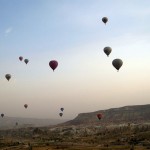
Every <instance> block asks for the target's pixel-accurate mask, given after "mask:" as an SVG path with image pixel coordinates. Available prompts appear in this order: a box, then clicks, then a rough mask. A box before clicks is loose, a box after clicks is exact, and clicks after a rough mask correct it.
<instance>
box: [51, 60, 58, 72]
mask: <svg viewBox="0 0 150 150" xmlns="http://www.w3.org/2000/svg"><path fill="white" fill-rule="evenodd" d="M49 66H50V67H51V68H52V69H53V71H54V70H55V69H56V68H57V66H58V62H57V61H56V60H51V61H50V62H49Z"/></svg>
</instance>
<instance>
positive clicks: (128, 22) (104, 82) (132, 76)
mask: <svg viewBox="0 0 150 150" xmlns="http://www.w3.org/2000/svg"><path fill="white" fill-rule="evenodd" d="M105 16H106V17H108V23H107V24H106V25H105V24H104V23H103V22H102V20H101V19H102V17H105ZM149 18H150V1H149V0H144V1H141V0H132V1H131V0H122V1H120V0H108V1H106V0H75V1H70V0H0V113H4V114H5V115H6V116H10V117H29V118H30V117H31V118H56V119H58V118H60V117H59V113H60V108H61V107H64V115H63V118H64V119H74V118H75V117H76V116H77V115H78V114H79V113H85V112H93V111H97V110H104V109H109V108H116V107H122V106H126V105H144V104H149V100H150V93H149V89H150V78H149V77H150V57H149V56H150V42H149V41H150V29H149V27H150V20H149ZM106 46H110V47H111V48H112V53H111V54H110V56H109V57H107V56H106V54H105V53H104V52H103V49H104V47H106ZM19 56H23V58H24V59H29V63H28V64H27V65H26V64H25V63H24V62H23V61H22V62H21V61H19ZM116 58H119V59H122V61H123V66H122V67H121V69H120V70H119V72H117V70H116V69H115V68H114V67H113V66H112V61H113V60H114V59H116ZM51 60H57V61H58V67H57V68H56V70H55V71H54V72H53V70H52V69H51V68H50V67H49V61H51ZM7 73H8V74H11V76H12V77H11V79H10V81H9V82H8V81H7V80H6V79H5V74H7ZM24 104H28V108H27V109H25V108H24Z"/></svg>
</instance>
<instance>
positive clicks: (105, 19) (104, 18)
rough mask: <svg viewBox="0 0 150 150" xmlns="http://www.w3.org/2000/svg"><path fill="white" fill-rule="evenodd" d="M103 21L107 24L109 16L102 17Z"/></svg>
mask: <svg viewBox="0 0 150 150" xmlns="http://www.w3.org/2000/svg"><path fill="white" fill-rule="evenodd" d="M102 21H103V22H104V23H105V25H106V23H107V21H108V18H107V17H103V18H102Z"/></svg>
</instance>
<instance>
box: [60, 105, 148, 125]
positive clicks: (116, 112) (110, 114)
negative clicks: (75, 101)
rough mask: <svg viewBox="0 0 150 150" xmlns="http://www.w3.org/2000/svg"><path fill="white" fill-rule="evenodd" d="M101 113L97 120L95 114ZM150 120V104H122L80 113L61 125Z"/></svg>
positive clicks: (107, 123)
mask: <svg viewBox="0 0 150 150" xmlns="http://www.w3.org/2000/svg"><path fill="white" fill-rule="evenodd" d="M98 113H102V114H103V118H102V119H101V120H98V118H97V116H96V115H97V114H98ZM148 122H150V104H148V105H134V106H124V107H120V108H111V109H107V110H99V111H95V112H90V113H81V114H79V115H78V116H77V117H76V118H75V119H73V120H71V121H68V122H66V123H64V124H62V125H84V124H86V125H90V124H104V125H110V124H123V123H148Z"/></svg>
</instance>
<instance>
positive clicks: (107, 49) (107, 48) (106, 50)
mask: <svg viewBox="0 0 150 150" xmlns="http://www.w3.org/2000/svg"><path fill="white" fill-rule="evenodd" d="M111 51H112V49H111V47H105V48H104V53H105V54H106V55H107V56H109V54H110V53H111Z"/></svg>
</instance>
